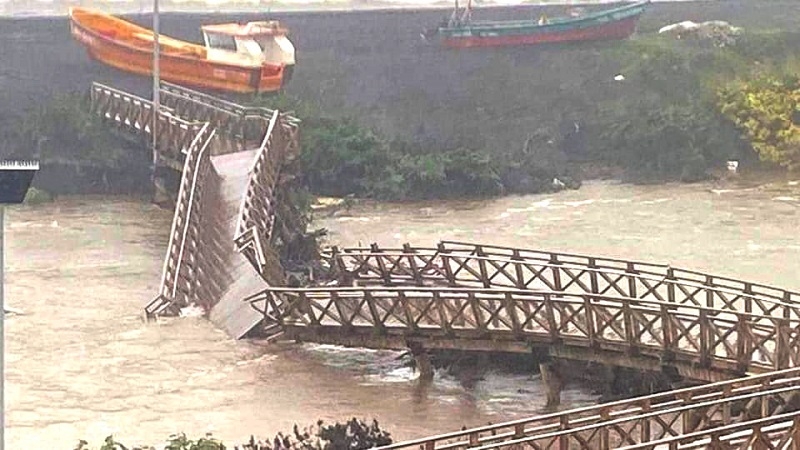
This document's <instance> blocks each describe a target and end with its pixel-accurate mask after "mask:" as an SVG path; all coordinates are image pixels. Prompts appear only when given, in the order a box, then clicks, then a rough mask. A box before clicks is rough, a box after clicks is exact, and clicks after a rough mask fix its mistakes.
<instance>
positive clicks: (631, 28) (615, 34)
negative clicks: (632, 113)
mask: <svg viewBox="0 0 800 450" xmlns="http://www.w3.org/2000/svg"><path fill="white" fill-rule="evenodd" d="M638 20H639V18H638V17H631V18H627V19H624V20H621V21H619V22H613V23H607V24H603V25H598V26H594V27H591V28H582V29H573V30H567V31H556V32H550V33H546V32H545V33H535V34H509V35H498V36H458V37H445V38H443V39H442V41H443V44H444V45H445V46H446V47H449V48H472V47H510V46H520V45H537V44H548V43H559V42H582V41H609V40H621V39H627V38H629V37H630V36H631V35H633V33H634V32H635V31H636V25H637V22H638Z"/></svg>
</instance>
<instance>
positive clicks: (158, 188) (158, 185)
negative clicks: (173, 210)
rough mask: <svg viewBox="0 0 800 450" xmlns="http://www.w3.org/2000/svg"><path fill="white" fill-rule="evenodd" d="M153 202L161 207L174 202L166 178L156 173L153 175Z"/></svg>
mask: <svg viewBox="0 0 800 450" xmlns="http://www.w3.org/2000/svg"><path fill="white" fill-rule="evenodd" d="M153 203H155V204H156V205H159V206H161V207H167V206H169V205H170V204H171V203H172V197H171V196H170V195H169V191H168V190H167V187H166V183H165V182H164V179H163V178H162V177H159V176H158V175H156V174H154V175H153Z"/></svg>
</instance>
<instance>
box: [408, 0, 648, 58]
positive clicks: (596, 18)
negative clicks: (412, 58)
mask: <svg viewBox="0 0 800 450" xmlns="http://www.w3.org/2000/svg"><path fill="white" fill-rule="evenodd" d="M649 3H650V0H645V1H639V2H636V3H629V4H625V5H622V6H618V7H616V8H612V9H607V10H603V11H598V12H591V13H587V14H583V13H580V12H575V13H574V14H572V15H570V16H568V17H559V18H553V19H549V18H547V17H546V16H544V15H543V16H541V17H540V18H539V20H534V19H529V20H506V21H473V20H472V4H471V0H469V3H468V4H467V7H466V8H464V11H463V13H462V12H461V11H460V10H459V6H458V0H456V7H455V11H453V15H452V16H451V17H450V19H449V20H447V21H446V22H444V23H442V24H441V25H440V26H439V27H438V28H437V29H435V30H432V31H431V32H428V33H423V37H425V38H429V37H432V36H437V37H438V38H440V40H441V42H442V44H443V45H445V46H446V47H450V48H468V47H506V46H518V45H536V44H545V43H555V42H581V41H603V40H620V39H627V38H628V37H630V36H631V35H632V34H633V33H634V32H635V31H636V26H637V24H638V22H639V17H641V15H642V14H643V13H644V11H645V8H646V7H647V5H648V4H649Z"/></svg>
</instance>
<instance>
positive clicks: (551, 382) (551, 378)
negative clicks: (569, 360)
mask: <svg viewBox="0 0 800 450" xmlns="http://www.w3.org/2000/svg"><path fill="white" fill-rule="evenodd" d="M539 373H541V374H542V383H543V384H544V387H545V393H546V395H547V404H546V407H547V408H553V407H556V406H558V405H560V404H561V389H562V388H563V387H564V380H563V377H562V374H561V367H560V365H559V364H558V361H555V360H550V361H542V362H540V363H539Z"/></svg>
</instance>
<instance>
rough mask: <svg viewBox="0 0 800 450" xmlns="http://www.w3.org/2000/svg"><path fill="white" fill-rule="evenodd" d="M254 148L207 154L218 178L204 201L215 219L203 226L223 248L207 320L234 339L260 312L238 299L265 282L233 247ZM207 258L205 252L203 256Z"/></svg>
mask: <svg viewBox="0 0 800 450" xmlns="http://www.w3.org/2000/svg"><path fill="white" fill-rule="evenodd" d="M255 154H256V151H255V150H248V151H243V152H237V153H229V154H226V155H220V156H214V157H212V158H211V164H212V167H213V174H211V176H213V177H216V178H217V180H218V183H217V188H216V189H215V190H214V192H213V193H209V197H210V199H209V203H207V204H206V205H205V207H204V208H205V209H206V213H207V214H213V215H214V216H215V219H216V220H213V221H208V222H206V223H208V224H209V225H207V226H209V227H213V228H214V229H209V230H203V235H204V236H209V238H210V239H213V240H214V241H216V242H217V243H218V246H214V247H220V248H221V249H222V250H223V251H222V252H221V253H220V254H219V255H216V256H214V257H213V258H214V259H216V260H217V261H216V262H215V264H214V266H216V267H219V268H222V269H223V270H224V273H223V274H220V275H221V276H220V277H219V278H218V279H220V281H221V283H222V286H220V287H221V288H222V289H221V294H220V297H219V298H218V299H212V304H213V302H214V300H217V301H216V303H215V304H213V307H212V309H211V312H210V314H209V318H210V320H211V321H212V322H213V323H214V325H216V326H217V327H219V328H220V329H222V330H224V331H225V332H226V333H228V335H230V336H231V337H233V338H234V339H239V338H241V337H243V336H244V335H246V334H247V333H248V332H249V331H250V330H252V329H253V328H255V327H256V326H258V324H259V323H261V320H262V319H263V316H262V315H261V313H259V312H258V311H256V310H254V309H253V308H252V307H251V306H250V305H249V304H248V303H246V302H243V301H242V299H243V298H245V297H247V296H249V295H251V294H253V293H255V292H257V291H259V290H260V289H263V288H264V287H265V286H266V282H265V281H264V280H263V279H262V278H261V276H260V275H259V274H258V273H257V272H256V271H255V270H253V267H252V266H251V265H250V263H249V262H248V261H247V259H246V258H245V257H244V256H243V255H242V254H241V253H239V252H237V251H235V249H234V243H233V237H234V234H235V232H236V223H237V220H238V215H239V206H240V204H241V201H242V196H243V195H244V192H245V190H246V189H247V183H248V181H249V179H250V166H251V165H252V163H253V158H254V157H255ZM205 257H206V258H208V256H205Z"/></svg>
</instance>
